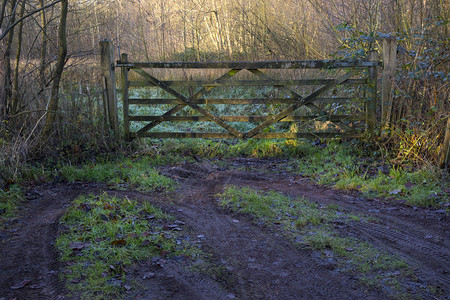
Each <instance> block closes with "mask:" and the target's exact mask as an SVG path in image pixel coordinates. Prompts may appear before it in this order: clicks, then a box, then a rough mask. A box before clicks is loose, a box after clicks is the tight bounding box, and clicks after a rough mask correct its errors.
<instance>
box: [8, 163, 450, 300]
mask: <svg viewBox="0 0 450 300" xmlns="http://www.w3.org/2000/svg"><path fill="white" fill-rule="evenodd" d="M282 164H283V162H281V161H273V160H251V159H240V160H234V161H230V162H228V163H226V167H218V166H217V165H215V164H213V163H203V164H200V163H196V164H182V165H179V166H175V167H167V168H164V169H162V170H161V172H162V173H163V174H164V175H166V176H169V177H172V178H173V179H175V180H177V181H178V182H179V183H180V188H179V190H178V192H177V193H176V194H173V195H171V196H170V197H169V198H170V199H167V197H162V196H158V195H153V194H151V193H148V194H143V193H138V192H134V191H108V192H109V193H111V194H116V195H118V196H123V197H125V196H126V197H128V198H130V199H132V198H134V199H137V200H139V201H150V202H152V203H153V204H155V205H158V206H160V207H161V208H163V209H164V210H166V211H167V212H169V213H170V214H172V215H175V216H176V217H177V219H179V220H182V221H183V222H185V224H186V225H185V226H186V228H188V230H189V235H190V236H191V237H192V239H193V242H196V243H198V244H199V245H201V247H202V249H204V250H205V251H207V252H208V253H210V257H209V258H208V261H205V264H206V265H208V266H209V271H208V272H205V270H202V272H200V273H195V272H189V271H187V270H186V268H185V267H186V265H187V262H185V261H183V260H171V261H147V262H140V263H139V264H136V265H135V266H133V267H132V268H130V270H129V272H128V274H127V277H128V279H129V280H133V281H134V282H136V284H138V285H140V286H141V288H140V289H139V290H138V291H133V290H131V291H129V292H128V293H127V294H126V295H127V298H129V299H137V298H140V299H234V298H236V299H386V298H390V297H391V296H392V295H391V294H390V292H389V290H373V289H368V288H367V287H365V286H364V285H361V283H359V282H358V280H357V279H355V278H354V277H353V276H352V274H351V272H341V271H340V270H339V269H338V268H337V267H336V265H335V264H328V263H324V261H323V260H322V259H320V258H319V257H318V256H317V253H315V251H312V250H310V249H299V248H298V247H295V246H293V245H292V243H291V242H289V241H287V240H286V239H284V238H283V237H282V236H281V235H280V234H279V233H278V232H277V230H276V229H272V228H267V227H265V226H261V225H257V224H255V223H253V222H252V221H251V220H250V219H249V218H248V217H246V216H243V215H237V214H234V213H232V212H230V211H227V210H225V209H222V208H220V207H218V205H217V197H216V196H215V195H217V193H219V192H221V191H222V189H223V187H224V186H225V185H227V184H233V185H238V186H251V187H254V188H258V189H263V190H275V191H279V192H282V193H284V194H287V195H290V196H295V197H298V196H304V197H306V198H308V199H310V200H312V201H315V202H318V203H322V204H329V203H335V204H338V205H339V206H340V207H343V208H344V209H345V210H348V211H350V212H354V213H358V214H361V215H363V216H370V217H373V220H374V221H373V222H371V223H364V226H353V225H351V224H344V225H343V226H340V229H339V230H340V231H342V233H343V234H347V235H353V236H355V237H357V238H359V239H361V240H367V241H369V242H371V243H372V244H374V245H375V246H377V247H379V248H380V249H385V250H389V251H390V252H391V253H395V254H396V255H397V256H398V257H400V258H402V259H403V260H405V261H407V262H408V263H410V264H411V265H412V266H414V267H415V269H416V271H417V274H419V280H418V283H417V285H418V286H417V291H412V293H417V296H421V297H422V298H425V299H427V298H428V299H434V297H433V296H432V295H431V294H428V293H426V292H423V290H426V288H427V286H428V285H430V286H431V285H433V286H436V287H438V288H439V289H441V290H442V291H443V294H442V295H443V296H442V299H450V259H449V258H450V250H449V249H450V244H449V243H450V242H449V237H450V232H449V230H450V227H449V218H448V216H447V215H445V214H443V213H442V211H434V210H426V209H413V208H410V207H403V206H401V205H400V206H399V205H397V206H395V205H394V204H393V203H388V202H382V201H378V200H372V201H368V200H367V199H362V198H360V196H359V195H358V194H356V193H355V194H352V193H344V192H338V191H335V190H332V189H329V188H324V187H318V186H316V185H314V184H312V183H311V182H310V181H308V180H307V179H305V178H302V177H300V176H298V175H294V174H288V173H286V172H284V171H283V168H282V167H280V166H282ZM220 165H221V166H223V163H222V164H220ZM96 190H97V187H95V186H90V185H89V186H86V185H81V184H73V185H63V184H59V185H43V186H40V187H38V188H36V189H35V190H33V191H31V194H30V198H35V199H33V200H30V201H29V203H27V205H26V209H25V210H24V211H23V217H22V218H21V219H20V222H19V223H18V224H11V226H10V228H9V230H7V231H4V232H1V233H0V239H1V240H0V243H1V244H0V245H1V249H0V266H1V271H2V272H1V275H0V299H14V298H16V299H39V298H41V299H58V298H64V296H65V295H66V294H67V291H65V289H64V286H63V283H62V282H61V281H60V280H59V279H58V273H59V271H60V270H61V267H60V266H59V264H58V262H57V253H56V251H55V250H54V248H53V242H54V240H55V238H56V235H57V221H58V219H59V216H60V215H61V214H62V213H63V212H64V209H65V207H66V205H67V204H68V203H70V201H71V200H73V199H74V198H75V197H76V196H77V195H79V194H82V193H87V192H89V191H96ZM146 274H151V276H148V275H147V276H146ZM148 277H151V278H148ZM24 280H27V281H29V282H26V281H24ZM24 283H26V284H24ZM22 285H24V286H23V287H22ZM12 288H14V289H12ZM2 297H4V298H2Z"/></svg>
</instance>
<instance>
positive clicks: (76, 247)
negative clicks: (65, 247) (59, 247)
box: [69, 242, 87, 250]
mask: <svg viewBox="0 0 450 300" xmlns="http://www.w3.org/2000/svg"><path fill="white" fill-rule="evenodd" d="M86 246H87V244H86V243H82V242H76V243H70V244H69V247H70V249H72V250H82V249H83V248H84V247H86Z"/></svg>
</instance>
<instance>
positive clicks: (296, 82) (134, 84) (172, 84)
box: [129, 79, 367, 87]
mask: <svg viewBox="0 0 450 300" xmlns="http://www.w3.org/2000/svg"><path fill="white" fill-rule="evenodd" d="M333 81H334V79H298V80H227V81H207V80H206V81H205V80H189V81H184V80H180V81H173V80H171V81H162V82H164V83H165V84H166V85H168V86H170V87H196V86H202V87H228V86H267V85H272V86H282V85H283V86H299V85H325V84H330V83H332V82H333ZM366 83H367V79H349V80H347V81H345V82H343V83H342V84H346V85H355V84H366ZM129 85H130V87H147V86H155V85H154V84H152V83H150V82H148V81H143V80H133V81H130V82H129Z"/></svg>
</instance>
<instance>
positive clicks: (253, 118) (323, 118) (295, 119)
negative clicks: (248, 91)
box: [130, 115, 364, 122]
mask: <svg viewBox="0 0 450 300" xmlns="http://www.w3.org/2000/svg"><path fill="white" fill-rule="evenodd" d="M220 118H221V119H222V120H223V121H225V122H264V121H267V120H270V119H271V117H270V116H220ZM311 120H317V121H332V122H339V121H362V120H364V118H361V117H358V116H351V115H324V116H287V117H285V118H283V119H281V120H280V121H279V122H303V121H311ZM130 121H135V122H151V121H160V122H166V121H168V122H210V121H211V120H210V119H209V118H208V117H205V116H130Z"/></svg>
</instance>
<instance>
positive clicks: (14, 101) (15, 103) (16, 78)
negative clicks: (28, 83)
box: [11, 1, 25, 115]
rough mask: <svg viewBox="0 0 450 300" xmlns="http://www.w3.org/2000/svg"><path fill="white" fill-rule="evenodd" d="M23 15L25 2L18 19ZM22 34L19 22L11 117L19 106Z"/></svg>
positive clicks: (21, 25) (21, 24)
mask: <svg viewBox="0 0 450 300" xmlns="http://www.w3.org/2000/svg"><path fill="white" fill-rule="evenodd" d="M24 13H25V1H23V2H22V7H21V8H20V13H19V18H22V17H23V15H24ZM22 32H23V21H22V22H20V24H19V32H18V34H17V50H16V66H15V70H14V79H13V86H12V98H11V115H15V114H16V113H17V107H18V104H19V70H20V53H21V51H22Z"/></svg>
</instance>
